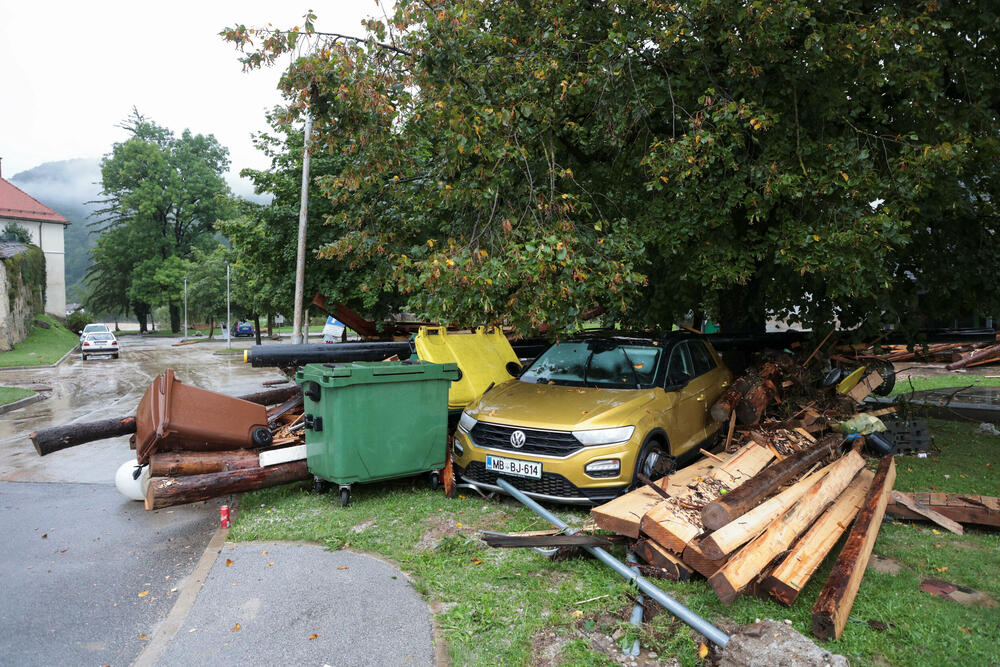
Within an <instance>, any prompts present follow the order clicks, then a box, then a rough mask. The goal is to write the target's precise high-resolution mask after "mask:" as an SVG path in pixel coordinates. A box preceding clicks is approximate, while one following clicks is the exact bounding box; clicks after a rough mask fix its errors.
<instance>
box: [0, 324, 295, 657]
mask: <svg viewBox="0 0 1000 667" xmlns="http://www.w3.org/2000/svg"><path fill="white" fill-rule="evenodd" d="M175 342H177V340H176V339H159V338H157V339H140V338H139V337H137V336H125V337H123V339H122V355H121V358H120V359H110V358H107V359H92V360H88V361H86V362H84V361H82V360H81V359H80V356H79V353H74V354H73V355H71V356H70V357H69V358H67V359H66V360H65V361H64V362H63V363H62V364H60V365H59V366H58V367H56V368H42V369H32V370H9V371H0V384H4V385H13V386H25V387H36V388H41V387H51V388H52V395H51V397H50V398H48V399H46V400H42V401H39V402H37V403H34V404H32V405H29V406H27V407H25V408H22V409H19V410H14V411H12V412H8V413H6V414H4V415H0V535H3V540H0V663H2V664H11V665H13V664H17V665H123V664H129V663H131V662H132V661H133V660H134V659H135V658H136V657H137V656H138V655H139V653H140V652H141V651H142V649H143V648H144V646H145V645H146V643H147V642H148V641H149V638H150V637H152V636H153V634H154V631H155V629H156V627H157V625H158V624H159V623H160V622H161V621H162V620H163V618H165V616H166V615H167V613H168V612H169V611H170V609H171V607H172V605H173V601H174V600H175V599H176V597H177V591H178V590H183V583H184V581H185V580H186V578H187V577H189V576H190V575H191V572H192V571H193V569H194V567H195V564H196V562H197V561H198V559H199V557H200V556H201V554H202V553H203V552H204V550H205V547H206V545H207V544H208V541H209V539H210V538H211V536H212V533H213V532H214V530H215V527H216V526H217V524H218V508H217V507H218V505H220V504H222V503H224V502H226V501H225V499H218V500H217V501H211V502H207V503H196V504H194V505H187V506H181V507H176V508H170V509H165V510H158V511H155V512H146V511H145V510H144V509H143V505H142V503H140V502H135V501H129V500H126V499H125V498H124V497H123V496H122V495H121V494H119V493H118V491H117V489H116V488H115V486H114V474H115V471H116V470H117V469H118V466H119V465H121V464H122V463H123V462H124V461H126V460H129V459H130V458H134V455H133V453H132V451H131V450H130V449H129V446H128V438H116V439H113V440H105V441H101V442H94V443H88V444H85V445H80V446H78V447H75V448H72V449H66V450H63V451H60V452H55V453H54V454H50V455H49V456H46V457H40V456H38V455H37V454H36V453H35V450H34V448H33V447H32V445H31V442H30V441H29V440H28V434H29V433H30V432H31V431H34V430H37V429H41V428H46V427H49V426H59V425H63V424H68V423H72V422H86V421H93V420H98V419H104V418H108V417H118V416H125V415H129V414H133V413H134V411H135V408H136V406H137V405H138V403H139V399H140V398H141V396H142V393H143V392H144V391H145V389H146V387H147V386H148V385H149V383H150V382H151V381H152V379H153V377H154V376H156V375H158V374H159V373H161V372H163V370H164V369H166V368H168V367H169V368H173V369H175V370H176V372H177V374H178V377H179V378H180V379H182V380H183V381H185V382H190V383H192V384H195V385H198V386H200V387H204V388H207V389H214V390H218V391H222V392H225V393H228V394H234V395H235V394H241V393H248V392H251V391H258V390H260V388H261V384H260V383H261V381H263V380H265V379H273V378H276V377H278V375H277V373H276V372H275V371H273V370H269V369H254V368H251V367H250V366H249V364H244V363H243V361H242V356H237V355H233V356H219V355H214V354H213V352H214V351H215V350H218V349H224V348H225V343H224V342H222V343H199V344H196V345H187V346H183V347H171V344H172V343H175ZM237 345H241V346H244V347H245V346H247V345H248V342H246V341H241V343H235V342H234V347H236V346H237ZM175 589H176V590H175ZM144 591H148V593H146V594H144V595H141V594H142V593H143V592H144Z"/></svg>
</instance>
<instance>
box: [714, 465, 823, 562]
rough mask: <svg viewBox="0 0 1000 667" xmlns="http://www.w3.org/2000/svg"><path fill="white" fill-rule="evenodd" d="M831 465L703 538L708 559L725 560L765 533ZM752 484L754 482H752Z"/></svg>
mask: <svg viewBox="0 0 1000 667" xmlns="http://www.w3.org/2000/svg"><path fill="white" fill-rule="evenodd" d="M835 465H837V464H836V463H831V464H830V466H835ZM830 466H827V467H826V468H823V469H822V470H817V471H816V472H814V473H813V474H811V475H809V476H808V477H806V478H804V479H801V480H799V481H798V482H796V483H795V484H793V485H792V486H790V487H788V488H787V489H785V490H784V491H782V492H781V493H779V494H778V495H776V496H774V497H772V498H770V499H768V500H766V501H764V502H763V503H761V504H760V505H757V507H755V508H753V509H752V510H750V511H749V512H747V513H746V514H744V515H743V516H740V517H738V518H736V519H734V520H733V521H731V522H730V523H727V524H726V525H724V526H722V528H719V529H718V530H716V531H715V532H713V533H712V534H711V535H708V536H707V537H705V538H704V539H702V540H701V550H702V551H703V552H704V553H705V556H707V557H708V558H711V559H713V560H722V559H724V558H726V556H728V555H729V554H731V553H732V552H734V551H736V550H737V549H739V548H740V547H741V546H743V545H744V544H746V543H747V542H749V541H750V540H752V539H753V538H755V537H757V536H758V535H760V534H761V533H763V532H764V529H765V528H767V527H768V525H770V523H771V522H772V521H774V517H776V516H780V515H781V514H783V513H784V512H785V511H786V510H788V508H789V507H791V506H792V505H794V504H795V503H796V502H798V500H799V498H801V497H802V496H803V495H804V494H805V492H806V491H808V490H809V489H810V488H812V486H813V484H815V483H816V482H818V481H819V480H820V479H821V478H822V477H823V475H825V474H826V473H827V472H828V471H829V468H830ZM766 471H767V470H766V469H765V472H766ZM750 481H751V482H752V481H753V480H750ZM740 488H743V487H740ZM704 516H705V513H704V510H703V511H702V517H704Z"/></svg>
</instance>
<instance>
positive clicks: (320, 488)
mask: <svg viewBox="0 0 1000 667" xmlns="http://www.w3.org/2000/svg"><path fill="white" fill-rule="evenodd" d="M329 490H330V485H329V484H328V483H327V481H326V480H325V479H323V478H321V477H313V491H315V492H316V493H319V494H321V495H322V494H324V493H326V492H327V491H329Z"/></svg>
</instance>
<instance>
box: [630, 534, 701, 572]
mask: <svg viewBox="0 0 1000 667" xmlns="http://www.w3.org/2000/svg"><path fill="white" fill-rule="evenodd" d="M632 551H634V552H635V554H636V555H637V556H638V557H639V558H641V559H643V560H644V561H646V562H647V563H649V564H650V565H652V566H653V567H658V568H660V569H661V570H663V576H664V578H666V579H672V580H673V581H687V580H688V579H690V578H691V568H690V567H688V566H687V565H685V564H684V562H682V561H681V560H679V559H678V558H677V557H676V556H674V555H673V554H672V553H670V552H669V551H667V550H666V549H664V548H663V547H661V546H660V545H659V544H657V543H656V542H650V541H649V540H639V541H638V542H636V543H635V545H633V547H632Z"/></svg>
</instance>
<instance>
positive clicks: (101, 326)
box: [83, 324, 108, 333]
mask: <svg viewBox="0 0 1000 667" xmlns="http://www.w3.org/2000/svg"><path fill="white" fill-rule="evenodd" d="M107 330H108V327H107V325H106V324H88V325H87V326H85V327H84V328H83V333H91V332H94V331H107Z"/></svg>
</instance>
